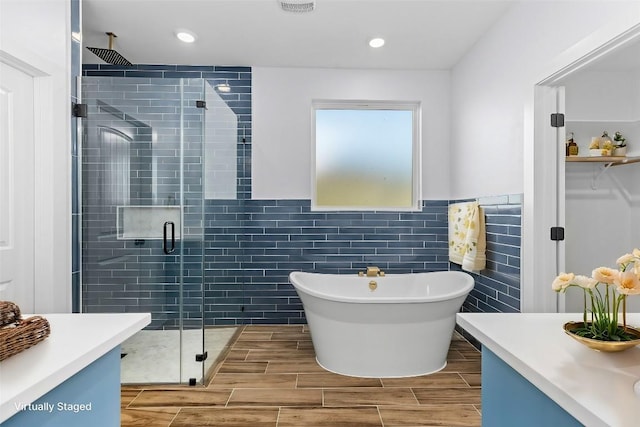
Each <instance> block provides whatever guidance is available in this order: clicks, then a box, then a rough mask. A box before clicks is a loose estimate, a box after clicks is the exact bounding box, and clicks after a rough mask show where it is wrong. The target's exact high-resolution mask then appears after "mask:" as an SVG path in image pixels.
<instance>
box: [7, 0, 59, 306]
mask: <svg viewBox="0 0 640 427" xmlns="http://www.w3.org/2000/svg"><path fill="white" fill-rule="evenodd" d="M70 49H71V25H70V2H69V0H0V55H2V56H3V57H4V58H5V59H6V58H10V60H11V61H13V62H14V63H16V61H17V63H21V64H28V65H29V66H30V70H32V71H33V72H34V73H35V74H34V75H36V78H35V81H36V83H35V84H36V91H37V93H38V97H39V99H40V100H41V102H40V104H39V105H36V111H35V114H34V116H35V120H36V123H38V124H36V138H35V139H36V156H35V159H34V162H35V167H36V170H37V171H38V172H37V176H36V177H35V182H36V184H35V187H36V188H35V189H32V190H33V191H35V197H36V201H37V202H36V203H37V206H36V209H35V212H36V219H35V225H34V227H35V235H36V241H35V253H34V259H35V263H36V271H35V307H34V308H35V310H36V311H37V312H39V313H47V312H65V311H70V310H71V166H70V164H71V144H70V119H69V112H70V109H71V105H70V77H69V76H70V75H71V74H70V67H71V64H70V62H71V57H70V56H71V55H70ZM0 77H1V76H0ZM27 310H29V308H26V307H25V309H24V310H23V311H27Z"/></svg>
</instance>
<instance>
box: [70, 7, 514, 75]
mask: <svg viewBox="0 0 640 427" xmlns="http://www.w3.org/2000/svg"><path fill="white" fill-rule="evenodd" d="M514 1H515V0H501V1H495V0H317V2H316V9H315V10H314V11H313V12H310V13H291V12H284V11H283V10H281V9H280V6H279V2H278V1H277V0H83V2H82V8H83V11H82V12H83V13H82V20H83V21H82V38H83V46H92V47H101V48H107V47H108V37H107V36H106V35H105V32H107V31H111V32H114V33H115V34H116V35H117V36H118V38H116V39H115V43H114V47H113V48H114V49H115V50H116V51H118V52H119V53H120V54H121V55H122V56H124V57H125V58H127V59H128V60H129V61H131V62H132V63H134V64H185V65H245V66H275V67H330V68H377V69H450V68H452V67H453V66H454V65H455V64H456V63H457V62H458V61H459V60H460V58H461V57H463V56H464V54H465V53H466V52H468V51H469V49H470V48H471V47H472V46H473V45H474V43H476V41H477V40H478V39H479V38H480V37H482V35H483V34H484V33H485V32H486V31H487V30H488V29H489V28H490V27H491V26H492V25H493V24H494V23H495V22H496V21H497V20H499V19H500V17H501V16H502V15H503V14H504V13H505V12H506V10H507V8H508V7H509V5H510V4H512V3H513V2H514ZM177 29H187V30H190V31H192V32H194V33H196V34H197V36H198V39H197V40H196V42H195V43H193V44H185V43H182V42H180V41H179V40H178V39H177V38H176V37H175V31H176V30H177ZM374 36H378V37H383V38H385V39H386V45H385V46H384V47H382V48H380V49H373V48H370V47H369V46H368V44H367V42H368V40H369V38H371V37H374ZM83 62H84V63H102V61H101V60H100V59H99V58H98V57H96V56H95V55H94V54H93V53H91V52H90V51H88V50H86V49H83Z"/></svg>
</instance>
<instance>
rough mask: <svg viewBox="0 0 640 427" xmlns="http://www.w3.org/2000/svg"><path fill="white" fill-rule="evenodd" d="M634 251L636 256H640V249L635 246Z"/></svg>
mask: <svg viewBox="0 0 640 427" xmlns="http://www.w3.org/2000/svg"><path fill="white" fill-rule="evenodd" d="M632 253H633V256H634V257H636V258H640V249H638V248H635V249H634V250H633V252H632Z"/></svg>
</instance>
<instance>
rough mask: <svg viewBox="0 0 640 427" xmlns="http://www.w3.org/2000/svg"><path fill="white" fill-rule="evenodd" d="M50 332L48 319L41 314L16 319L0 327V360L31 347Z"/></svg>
mask: <svg viewBox="0 0 640 427" xmlns="http://www.w3.org/2000/svg"><path fill="white" fill-rule="evenodd" d="M50 333H51V327H50V326H49V321H48V320H47V319H45V318H44V317H41V316H32V317H29V318H28V319H18V320H17V321H16V322H15V323H14V324H12V325H9V326H4V327H2V328H0V361H2V360H4V359H6V358H8V357H11V356H13V355H14V354H18V353H20V352H21V351H23V350H26V349H28V348H29V347H33V346H34V345H36V344H38V343H39V342H40V341H42V340H44V339H45V338H47V337H48V336H49V334H50Z"/></svg>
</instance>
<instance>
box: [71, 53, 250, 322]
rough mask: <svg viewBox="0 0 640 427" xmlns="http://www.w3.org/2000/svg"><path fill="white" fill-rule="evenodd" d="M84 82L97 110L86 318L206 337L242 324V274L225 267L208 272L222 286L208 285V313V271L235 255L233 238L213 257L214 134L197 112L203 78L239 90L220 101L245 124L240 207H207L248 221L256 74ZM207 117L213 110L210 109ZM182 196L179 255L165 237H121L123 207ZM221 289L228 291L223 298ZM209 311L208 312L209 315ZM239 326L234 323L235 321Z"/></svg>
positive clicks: (86, 199) (89, 167)
mask: <svg viewBox="0 0 640 427" xmlns="http://www.w3.org/2000/svg"><path fill="white" fill-rule="evenodd" d="M83 75H84V78H83V93H84V94H85V101H86V102H87V104H88V105H89V110H90V111H89V118H88V119H85V123H84V125H85V126H84V132H85V138H84V139H85V141H86V143H85V144H84V146H83V164H84V167H83V169H82V174H83V182H82V197H83V199H82V209H83V213H84V215H83V230H84V233H83V251H82V253H83V263H82V269H83V273H84V274H83V292H82V294H83V297H84V298H83V310H84V311H86V312H105V311H106V312H113V311H116V312H128V311H133V312H135V311H150V312H151V313H152V325H151V327H153V328H174V327H176V326H178V325H179V324H180V323H182V324H183V325H184V326H185V327H198V326H199V325H202V323H203V321H206V323H207V324H229V323H235V324H241V323H242V316H243V314H242V298H243V290H242V286H243V283H242V278H243V276H242V274H240V273H241V270H240V268H239V267H238V268H236V269H231V270H230V269H229V268H228V267H226V266H224V265H222V267H221V269H220V270H219V271H214V270H209V273H208V275H209V277H210V278H212V279H214V280H213V281H212V282H213V283H209V282H207V286H208V288H207V289H208V291H207V303H208V304H209V305H207V306H206V307H205V306H204V305H203V297H204V294H205V291H204V289H203V286H204V283H205V282H206V281H205V280H203V274H204V270H205V263H208V264H209V265H210V266H211V265H214V269H215V268H218V265H219V263H220V262H221V259H223V258H222V255H221V254H219V253H218V252H223V251H225V250H226V249H227V247H226V245H227V243H228V238H229V236H228V235H224V236H218V238H217V239H215V241H213V242H209V244H208V247H207V249H206V256H205V248H204V245H205V242H204V233H205V226H204V221H203V212H204V197H203V193H204V190H203V186H204V184H205V183H204V182H203V164H204V151H203V150H204V147H203V144H202V140H203V136H204V132H209V131H210V130H211V129H209V128H207V129H206V130H205V126H203V124H204V120H203V114H207V113H204V111H206V110H204V109H197V108H196V107H195V101H196V100H203V99H207V102H208V100H209V99H210V98H211V95H210V94H208V92H207V91H206V89H205V85H204V84H203V82H204V80H202V78H203V77H205V78H206V80H207V81H208V82H209V84H210V85H211V86H212V87H215V85H219V84H226V85H229V86H230V87H231V90H230V91H229V92H216V96H214V97H213V98H211V99H212V100H216V99H222V101H223V102H224V103H226V104H227V105H228V107H229V108H230V109H231V110H232V111H233V113H234V114H235V118H236V119H237V129H236V133H237V135H238V138H237V141H236V142H235V144H236V148H235V151H236V156H234V157H233V161H234V162H237V166H238V168H237V173H236V174H237V180H236V181H237V183H238V185H234V187H235V194H234V195H235V198H234V199H233V200H224V201H219V200H210V201H207V202H210V203H209V205H210V206H211V207H210V209H211V211H210V212H209V213H211V214H213V213H215V209H216V208H215V207H214V206H213V205H215V204H216V202H220V203H217V204H218V205H219V206H221V207H223V209H224V210H225V211H229V212H234V213H235V212H240V211H241V208H240V206H242V200H244V199H247V198H250V197H251V172H250V167H249V166H250V162H249V159H250V157H251V151H250V150H251V91H250V85H251V70H250V68H247V67H213V66H204V67H187V66H170V65H169V66H156V65H136V66H134V67H123V66H111V65H85V66H84V72H83ZM178 77H179V78H178ZM247 85H248V88H249V89H248V90H247V87H246V86H247ZM203 95H204V96H205V97H206V98H203ZM207 108H208V109H209V108H212V105H209V104H208V103H207ZM113 129H115V130H119V131H121V132H120V133H118V132H115V131H112V130H113ZM214 131H215V129H213V130H212V132H211V133H214ZM105 135H106V136H105ZM181 139H182V140H183V141H184V146H183V147H182V148H181V145H180V140H181ZM214 139H215V137H214ZM209 140H210V139H208V141H209ZM118 142H126V144H118ZM181 150H182V151H181ZM181 154H183V155H184V159H185V160H184V163H183V164H182V165H181V164H180V161H179V157H180V155H181ZM181 168H182V178H181V177H180V170H181ZM181 188H182V189H183V190H184V201H186V203H185V202H183V210H184V213H183V219H184V227H185V228H184V229H185V235H184V236H183V238H181V239H179V241H178V244H177V247H176V251H175V253H172V254H170V255H167V254H165V253H163V252H164V251H163V247H162V241H161V240H160V239H158V238H157V237H156V238H146V239H143V238H138V239H134V238H126V237H125V236H122V232H121V230H119V228H118V227H120V226H121V225H122V221H123V220H122V219H121V218H120V219H119V215H121V214H122V212H123V208H122V206H147V207H148V206H151V205H165V206H172V205H179V204H180V190H181ZM209 205H208V206H209ZM118 206H120V208H118ZM240 219H241V220H242V218H240ZM233 225H234V226H235V228H230V229H236V230H238V229H240V227H241V225H242V223H241V222H240V223H233ZM240 234H241V233H240ZM220 282H223V285H220ZM180 283H183V284H182V286H181V285H180ZM229 283H231V285H229ZM230 286H231V287H232V288H231V289H229V287H230ZM216 287H218V288H220V289H224V290H223V291H221V292H216ZM180 300H182V302H183V304H182V306H181V305H180ZM236 300H239V301H240V305H239V306H238V307H236V306H235V305H234V304H235V301H236ZM203 307H204V308H205V309H206V310H208V311H207V313H206V314H205V315H203ZM221 310H224V311H223V312H222V313H220V311H221ZM229 313H232V314H229ZM205 317H206V319H205ZM218 317H221V318H220V319H217V318H218ZM230 317H231V318H232V319H233V320H232V321H229V320H227V319H229V318H230ZM214 319H216V320H215V321H214Z"/></svg>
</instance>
